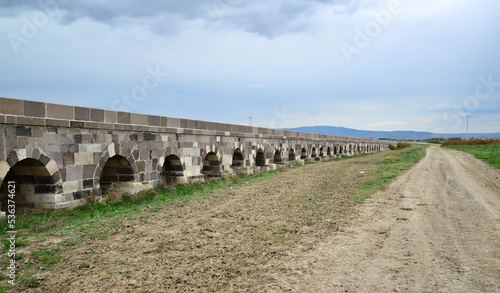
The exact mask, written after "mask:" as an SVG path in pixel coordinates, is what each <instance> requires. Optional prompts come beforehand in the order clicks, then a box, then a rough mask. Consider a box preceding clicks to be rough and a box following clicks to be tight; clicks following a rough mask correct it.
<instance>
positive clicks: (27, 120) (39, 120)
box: [6, 117, 45, 126]
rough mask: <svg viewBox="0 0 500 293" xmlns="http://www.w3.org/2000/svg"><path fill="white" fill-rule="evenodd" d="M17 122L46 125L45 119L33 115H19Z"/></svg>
mask: <svg viewBox="0 0 500 293" xmlns="http://www.w3.org/2000/svg"><path fill="white" fill-rule="evenodd" d="M6 118H7V117H6ZM7 122H8V121H7ZM16 124H22V125H36V126H45V119H43V118H33V117H17V119H16Z"/></svg>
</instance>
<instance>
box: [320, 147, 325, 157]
mask: <svg viewBox="0 0 500 293" xmlns="http://www.w3.org/2000/svg"><path fill="white" fill-rule="evenodd" d="M319 156H320V157H324V153H323V147H320V148H319Z"/></svg>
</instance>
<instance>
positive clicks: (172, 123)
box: [167, 117, 181, 128]
mask: <svg viewBox="0 0 500 293" xmlns="http://www.w3.org/2000/svg"><path fill="white" fill-rule="evenodd" d="M167 127H171V128H180V127H181V119H179V118H170V117H169V118H168V120H167Z"/></svg>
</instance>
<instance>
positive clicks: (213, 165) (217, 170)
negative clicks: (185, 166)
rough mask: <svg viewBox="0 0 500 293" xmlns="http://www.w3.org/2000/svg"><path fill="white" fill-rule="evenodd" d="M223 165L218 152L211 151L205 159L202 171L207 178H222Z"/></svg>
mask: <svg viewBox="0 0 500 293" xmlns="http://www.w3.org/2000/svg"><path fill="white" fill-rule="evenodd" d="M221 167H222V165H221V162H220V160H219V157H218V156H217V154H216V153H215V152H209V153H208V154H207V155H206V156H205V158H204V159H203V168H202V173H203V175H205V178H207V179H211V178H220V177H221V176H222V172H221Z"/></svg>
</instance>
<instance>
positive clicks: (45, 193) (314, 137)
mask: <svg viewBox="0 0 500 293" xmlns="http://www.w3.org/2000/svg"><path fill="white" fill-rule="evenodd" d="M387 146H388V145H387V143H386V142H381V141H376V140H367V139H360V138H347V137H337V136H327V135H318V134H310V133H300V132H294V131H285V130H277V129H267V128H259V127H250V126H243V125H234V124H223V123H215V122H206V121H197V120H188V119H179V118H171V117H162V116H154V115H144V114H136V113H127V112H119V111H118V112H117V111H109V110H102V109H93V108H84V107H77V106H67V105H59V104H51V103H43V102H34V101H26V100H18V99H9V98H0V185H1V186H5V184H2V182H3V181H4V179H7V180H14V181H16V184H18V185H19V189H18V190H20V193H21V195H20V197H19V198H20V199H22V200H23V201H24V203H23V204H24V205H25V206H26V207H27V208H35V209H41V208H47V209H59V208H65V207H74V206H78V205H81V204H83V203H85V202H86V201H87V200H88V198H90V197H97V198H99V197H100V196H102V189H103V188H104V189H105V190H109V189H116V190H119V191H121V192H123V191H128V192H137V191H139V190H142V189H145V188H152V187H157V186H160V185H164V184H165V183H166V182H170V181H171V180H168V178H165V175H166V174H167V175H168V174H172V173H175V175H176V178H175V181H179V182H189V181H197V180H204V179H205V178H209V177H210V178H212V177H220V176H226V175H233V174H250V173H253V172H257V171H265V170H269V169H275V168H277V167H280V166H281V167H283V166H286V165H287V164H290V163H293V162H290V160H289V154H290V153H291V152H292V151H293V153H295V160H301V158H300V157H301V152H302V150H303V149H305V150H306V156H307V158H311V156H312V155H313V149H314V150H315V154H316V157H317V159H320V158H319V155H320V149H322V155H323V157H325V158H326V157H333V156H342V155H355V154H359V153H368V152H376V151H383V150H386V149H387ZM238 149H239V151H241V154H242V156H243V160H242V162H241V164H239V166H234V167H233V166H232V164H233V155H234V154H235V152H236V151H237V150H238ZM259 150H262V151H264V158H265V162H264V166H256V164H255V160H256V157H257V153H258V151H259ZM328 150H330V154H329V155H328V153H327V152H328ZM172 155H173V156H172ZM169 156H170V157H169ZM167 157H169V159H167V160H166V158H167ZM171 158H173V159H174V160H178V161H179V162H178V163H177V167H171V168H168V167H165V165H166V164H165V162H166V161H167V164H171V162H172V161H171ZM110 159H111V160H110ZM174 164H176V163H175V162H174ZM104 169H105V174H103V170H104ZM174 169H175V170H176V171H175V172H171V171H169V170H174ZM6 177H9V178H6ZM113 178H116V179H113ZM170 179H171V178H170ZM101 180H103V186H102V187H103V188H101ZM5 181H6V180H5ZM113 181H114V182H113ZM2 193H3V194H2ZM4 194H5V191H3V190H2V189H0V199H1V198H4V197H5V196H4ZM3 205H4V206H5V204H3Z"/></svg>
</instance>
